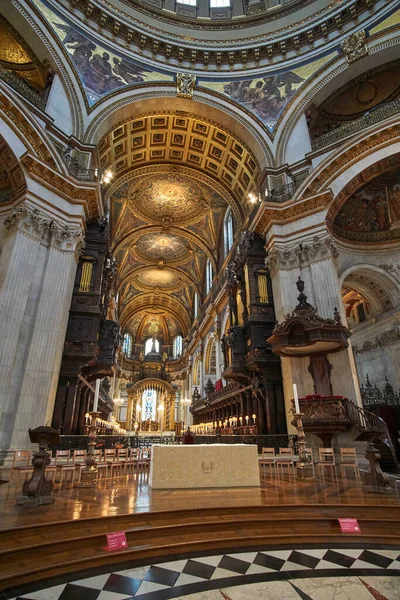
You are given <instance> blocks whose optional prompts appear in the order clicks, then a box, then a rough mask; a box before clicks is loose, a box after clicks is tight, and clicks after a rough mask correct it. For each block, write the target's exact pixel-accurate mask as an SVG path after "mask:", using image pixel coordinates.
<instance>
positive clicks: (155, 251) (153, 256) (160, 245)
mask: <svg viewBox="0 0 400 600" xmlns="http://www.w3.org/2000/svg"><path fill="white" fill-rule="evenodd" d="M136 250H137V251H138V252H139V254H140V255H141V256H144V257H147V258H148V259H150V260H155V261H159V260H161V259H166V260H174V259H182V258H184V257H186V255H187V254H188V252H189V244H188V243H187V242H186V240H184V239H182V238H180V237H178V236H177V235H173V234H171V233H164V232H162V233H159V234H156V233H154V234H151V233H150V234H149V233H148V234H145V235H143V236H142V237H141V238H140V239H139V240H138V242H137V244H136Z"/></svg>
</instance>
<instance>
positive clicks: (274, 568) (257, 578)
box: [0, 545, 400, 600]
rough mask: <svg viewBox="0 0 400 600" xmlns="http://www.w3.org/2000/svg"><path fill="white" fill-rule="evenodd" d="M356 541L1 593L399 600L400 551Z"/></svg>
mask: <svg viewBox="0 0 400 600" xmlns="http://www.w3.org/2000/svg"><path fill="white" fill-rule="evenodd" d="M355 546H356V545H354V547H351V546H349V547H341V548H337V547H330V548H328V547H325V548H321V547H319V548H317V547H314V548H310V547H304V548H297V549H295V550H293V549H291V548H289V549H286V550H285V549H279V550H276V549H265V550H259V551H258V550H256V551H252V552H241V553H240V552H237V553H232V554H211V555H205V556H200V557H199V556H192V557H191V556H188V557H186V558H182V559H180V560H175V561H162V562H159V563H156V564H147V565H146V564H142V565H140V566H138V565H135V564H129V563H127V564H124V565H123V564H120V565H118V567H116V568H115V570H113V571H111V572H110V568H107V567H98V568H96V569H92V570H90V571H85V572H80V573H74V574H69V575H63V576H58V577H53V578H52V579H49V580H42V581H40V582H36V583H32V584H27V585H25V586H22V587H20V588H13V589H9V590H6V591H4V592H0V600H14V599H15V600H22V599H24V600H168V599H169V598H186V599H187V600H190V599H192V600H249V599H257V600H372V599H375V600H399V598H400V548H398V549H393V548H391V549H384V547H383V546H382V547H376V546H373V547H371V546H369V547H367V546H364V547H355Z"/></svg>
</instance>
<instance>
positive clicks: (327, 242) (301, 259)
mask: <svg viewBox="0 0 400 600" xmlns="http://www.w3.org/2000/svg"><path fill="white" fill-rule="evenodd" d="M338 255H339V252H338V250H337V248H336V246H335V244H334V242H333V239H332V238H331V237H326V238H324V239H322V238H319V237H317V236H316V237H314V238H313V240H312V242H311V243H310V244H298V245H297V246H295V247H294V248H291V249H290V250H289V249H288V248H283V249H278V248H273V249H272V250H270V252H269V253H268V256H267V258H266V259H265V264H266V266H267V267H268V269H269V270H270V272H271V274H273V273H274V272H275V271H279V270H282V269H285V270H291V269H299V268H300V267H304V266H307V265H309V264H311V263H314V262H319V261H322V260H328V259H335V258H337V256H338Z"/></svg>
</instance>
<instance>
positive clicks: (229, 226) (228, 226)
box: [224, 208, 233, 256]
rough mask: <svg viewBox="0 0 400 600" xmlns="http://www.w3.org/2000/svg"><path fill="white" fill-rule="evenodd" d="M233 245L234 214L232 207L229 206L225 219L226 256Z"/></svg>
mask: <svg viewBox="0 0 400 600" xmlns="http://www.w3.org/2000/svg"><path fill="white" fill-rule="evenodd" d="M232 245H233V215H232V209H230V208H228V210H227V211H226V214H225V219H224V249H225V256H227V254H228V252H229V250H230V249H231V248H232Z"/></svg>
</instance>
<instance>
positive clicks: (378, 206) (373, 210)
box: [333, 170, 400, 241]
mask: <svg viewBox="0 0 400 600" xmlns="http://www.w3.org/2000/svg"><path fill="white" fill-rule="evenodd" d="M333 226H334V230H335V231H336V233H338V234H339V235H340V236H341V237H345V238H348V239H352V240H356V241H386V240H390V239H397V238H399V237H400V171H399V170H393V171H389V172H387V173H383V174H382V175H379V177H376V178H375V179H373V180H372V181H370V182H368V183H367V184H365V185H364V186H363V187H362V188H361V189H359V190H358V191H357V192H355V194H353V195H352V196H351V197H350V198H349V199H348V200H347V201H346V203H345V204H344V205H343V207H342V208H341V209H340V211H339V213H338V214H337V216H336V217H335V220H334V223H333Z"/></svg>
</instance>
